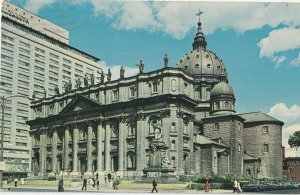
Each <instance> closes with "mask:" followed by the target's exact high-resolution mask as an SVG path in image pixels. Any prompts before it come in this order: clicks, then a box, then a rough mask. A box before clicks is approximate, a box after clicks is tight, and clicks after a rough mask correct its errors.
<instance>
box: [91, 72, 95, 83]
mask: <svg viewBox="0 0 300 195" xmlns="http://www.w3.org/2000/svg"><path fill="white" fill-rule="evenodd" d="M94 84H95V76H94V74H93V73H92V74H91V85H94Z"/></svg>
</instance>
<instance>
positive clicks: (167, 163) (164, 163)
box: [161, 155, 172, 167]
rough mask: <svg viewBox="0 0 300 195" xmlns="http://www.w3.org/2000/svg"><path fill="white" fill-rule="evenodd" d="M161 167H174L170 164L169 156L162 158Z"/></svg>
mask: <svg viewBox="0 0 300 195" xmlns="http://www.w3.org/2000/svg"><path fill="white" fill-rule="evenodd" d="M161 166H162V167H172V165H171V162H170V160H169V158H168V157H167V155H164V156H162V160H161Z"/></svg>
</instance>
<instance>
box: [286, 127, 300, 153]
mask: <svg viewBox="0 0 300 195" xmlns="http://www.w3.org/2000/svg"><path fill="white" fill-rule="evenodd" d="M288 143H289V145H290V147H291V148H296V149H298V148H299V147H300V131H296V132H295V133H294V134H293V135H290V137H289V140H288Z"/></svg>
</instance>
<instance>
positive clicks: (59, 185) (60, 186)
mask: <svg viewBox="0 0 300 195" xmlns="http://www.w3.org/2000/svg"><path fill="white" fill-rule="evenodd" d="M58 191H59V192H63V191H65V190H64V180H63V179H62V178H61V179H60V180H59V181H58Z"/></svg>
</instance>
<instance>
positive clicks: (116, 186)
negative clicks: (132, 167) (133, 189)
mask: <svg viewBox="0 0 300 195" xmlns="http://www.w3.org/2000/svg"><path fill="white" fill-rule="evenodd" d="M113 187H114V190H118V181H117V179H116V177H115V179H114V182H113Z"/></svg>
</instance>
